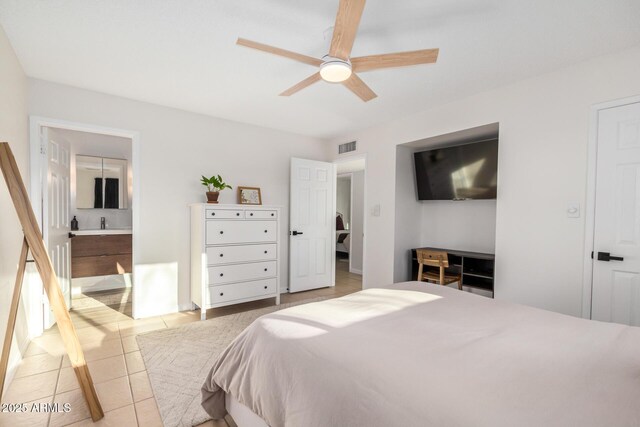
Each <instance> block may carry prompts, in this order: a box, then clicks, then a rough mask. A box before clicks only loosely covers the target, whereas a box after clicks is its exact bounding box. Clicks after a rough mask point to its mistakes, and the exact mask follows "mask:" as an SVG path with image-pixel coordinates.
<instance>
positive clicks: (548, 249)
mask: <svg viewBox="0 0 640 427" xmlns="http://www.w3.org/2000/svg"><path fill="white" fill-rule="evenodd" d="M639 69H640V46H638V47H635V48H633V49H629V50H626V51H624V52H619V53H616V54H612V55H607V56H603V57H598V58H594V59H592V60H589V61H586V62H582V63H579V64H575V65H573V66H570V67H567V68H564V69H561V70H558V71H555V72H553V73H549V74H544V75H541V76H538V77H536V78H531V79H527V80H523V81H520V82H517V83H513V84H510V85H507V86H504V87H501V88H498V89H495V90H491V91H487V92H483V93H480V94H476V95H473V96H470V97H468V98H465V99H462V100H459V101H456V102H453V103H450V104H446V105H443V106H441V107H438V108H434V109H430V110H427V111H424V112H422V113H420V114H417V115H414V116H411V117H407V118H404V119H402V120H399V121H396V122H393V123H389V124H384V125H380V126H376V127H373V128H370V129H366V130H364V131H360V132H355V133H349V134H345V135H343V136H342V137H340V138H338V139H337V140H336V141H335V142H336V144H337V143H340V142H344V141H350V140H354V139H355V140H357V141H358V151H357V153H356V154H358V153H367V159H368V161H367V203H368V206H367V209H366V210H367V215H369V217H368V220H367V230H365V233H367V247H366V248H365V251H366V254H365V257H366V260H367V263H366V269H367V271H366V273H365V274H366V277H368V280H367V286H377V285H385V284H388V283H390V282H392V281H393V274H394V264H396V260H395V257H394V233H395V231H396V230H395V228H396V222H395V214H396V209H395V203H396V197H395V196H394V190H395V183H394V180H393V179H390V177H393V176H394V174H395V167H396V160H395V154H396V145H397V144H403V143H407V142H410V141H416V140H419V139H423V138H427V137H430V136H436V135H442V134H446V133H450V132H454V131H458V130H461V129H469V128H473V127H476V126H480V125H484V124H487V123H496V122H498V123H499V124H500V149H499V159H500V160H499V174H498V175H499V176H498V201H497V211H496V216H497V220H496V248H495V251H496V285H495V296H496V298H499V299H506V300H511V301H515V302H519V303H524V304H529V305H532V306H537V307H542V308H546V309H550V310H555V311H559V312H562V313H567V314H572V315H581V314H582V267H583V263H584V260H583V246H584V228H585V223H584V218H579V219H570V218H567V217H566V215H565V209H566V203H567V202H568V201H572V200H577V201H580V202H581V203H582V205H583V206H584V203H585V197H586V195H585V192H586V170H587V141H588V137H589V113H590V107H591V106H592V105H594V104H596V103H599V102H603V101H607V100H612V99H617V98H623V97H627V96H631V95H637V94H640V79H638V70H639ZM374 102H375V101H374ZM334 149H335V147H334ZM375 205H380V216H372V215H371V209H372V208H373V206H375ZM404 227H410V225H405V226H404ZM404 233H407V234H408V233H409V230H404ZM398 262H399V261H398Z"/></svg>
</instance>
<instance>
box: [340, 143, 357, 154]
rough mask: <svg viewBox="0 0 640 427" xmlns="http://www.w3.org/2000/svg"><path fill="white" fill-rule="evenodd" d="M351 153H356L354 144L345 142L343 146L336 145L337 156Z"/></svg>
mask: <svg viewBox="0 0 640 427" xmlns="http://www.w3.org/2000/svg"><path fill="white" fill-rule="evenodd" d="M352 151H356V142H355V141H351V142H345V143H344V144H340V145H338V154H344V153H350V152H352Z"/></svg>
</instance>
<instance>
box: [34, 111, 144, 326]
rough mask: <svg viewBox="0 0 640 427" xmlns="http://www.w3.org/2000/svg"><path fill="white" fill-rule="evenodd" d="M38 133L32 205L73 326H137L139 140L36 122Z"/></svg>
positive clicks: (46, 317) (50, 319)
mask: <svg viewBox="0 0 640 427" xmlns="http://www.w3.org/2000/svg"><path fill="white" fill-rule="evenodd" d="M33 131H36V132H37V133H35V135H36V136H35V138H32V154H34V148H38V149H39V150H38V151H39V153H37V152H36V155H35V156H32V167H31V190H32V191H31V194H32V196H31V197H32V200H37V201H40V203H39V205H40V206H38V207H35V206H34V209H35V210H36V212H38V210H39V211H41V212H42V216H41V218H40V221H41V227H42V231H43V237H44V241H45V245H46V247H47V250H48V251H49V254H50V257H51V259H52V263H53V267H54V270H55V271H56V275H57V276H58V279H59V281H60V284H61V288H62V291H63V294H64V297H65V302H66V304H67V306H68V307H69V309H70V311H71V317H72V320H73V322H74V325H76V327H83V326H85V325H86V326H90V325H91V326H95V325H98V324H102V323H113V322H117V321H122V320H129V319H131V318H133V314H134V307H133V291H134V289H133V285H134V281H133V274H132V273H133V265H134V263H133V254H134V247H133V246H134V245H133V241H134V235H133V233H134V196H135V195H134V191H133V188H134V186H133V178H134V169H133V145H134V144H133V143H134V140H133V138H134V135H133V134H131V136H129V135H126V133H125V134H122V132H119V131H107V130H102V129H100V128H93V127H91V126H81V125H73V124H67V123H64V122H56V121H47V120H45V119H37V118H36V119H32V132H33ZM34 145H35V147H34ZM38 154H39V155H38ZM54 323H55V319H54V316H53V314H52V312H51V310H50V307H49V305H48V301H47V299H46V298H45V299H44V301H43V307H42V324H43V329H48V328H49V327H51V326H52V325H53V324H54Z"/></svg>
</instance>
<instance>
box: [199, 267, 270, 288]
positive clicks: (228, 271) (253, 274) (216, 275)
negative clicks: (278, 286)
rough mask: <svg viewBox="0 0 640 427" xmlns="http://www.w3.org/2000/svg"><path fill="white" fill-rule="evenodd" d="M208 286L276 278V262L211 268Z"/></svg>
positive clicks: (209, 269)
mask: <svg viewBox="0 0 640 427" xmlns="http://www.w3.org/2000/svg"><path fill="white" fill-rule="evenodd" d="M208 272H209V280H208V283H207V285H221V284H223V283H231V282H243V281H245V280H258V279H266V278H268V277H275V275H276V261H264V262H250V263H247V264H234V265H220V266H216V267H209V268H208Z"/></svg>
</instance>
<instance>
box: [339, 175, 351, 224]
mask: <svg viewBox="0 0 640 427" xmlns="http://www.w3.org/2000/svg"><path fill="white" fill-rule="evenodd" d="M336 211H337V212H340V213H341V214H342V220H343V221H344V226H345V228H347V226H348V225H350V224H351V175H339V176H338V180H337V182H336Z"/></svg>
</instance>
